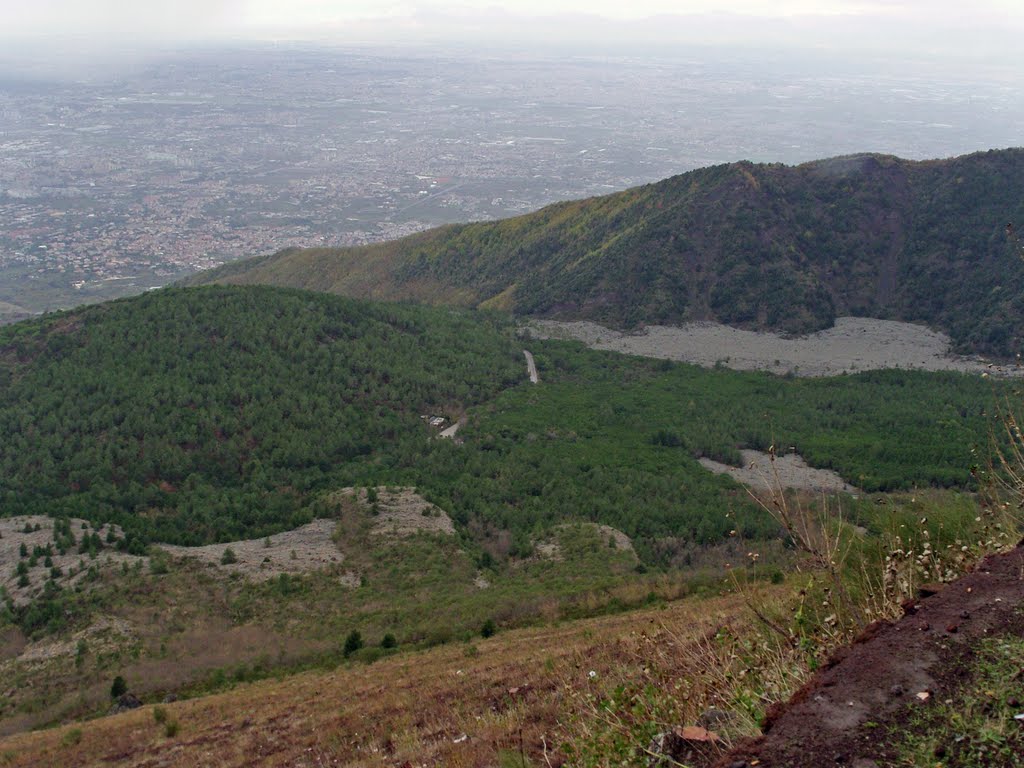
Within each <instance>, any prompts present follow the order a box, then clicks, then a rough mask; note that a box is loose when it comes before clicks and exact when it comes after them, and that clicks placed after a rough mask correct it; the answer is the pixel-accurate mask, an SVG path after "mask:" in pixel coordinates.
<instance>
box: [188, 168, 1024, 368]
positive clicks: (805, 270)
mask: <svg viewBox="0 0 1024 768" xmlns="http://www.w3.org/2000/svg"><path fill="white" fill-rule="evenodd" d="M1015 219H1016V220H1021V219H1024V150H1019V149H1010V150H1002V151H990V152H986V153H979V154H974V155H967V156H964V157H959V158H954V159H952V160H935V161H928V162H911V161H906V160H900V159H898V158H894V157H888V156H879V155H858V156H851V157H840V158H834V159H831V160H822V161H818V162H812V163H807V164H804V165H800V166H795V167H788V166H784V165H777V164H776V165H756V164H753V163H747V162H743V163H734V164H731V165H722V166H716V167H712V168H705V169H702V170H698V171H693V172H691V173H686V174H683V175H681V176H675V177H673V178H670V179H666V180H665V181H662V182H659V183H657V184H651V185H648V186H644V187H638V188H636V189H631V190H627V191H625V192H621V193H617V194H613V195H608V196H607V197H600V198H593V199H589V200H580V201H575V202H569V203H560V204H557V205H552V206H549V207H547V208H544V209H543V210H540V211H538V212H536V213H533V214H529V215H526V216H521V217H518V218H514V219H508V220H505V221H498V222H490V223H479V224H468V225H463V226H447V227H441V228H439V229H435V230H431V231H428V232H424V233H421V234H417V235H414V236H411V237H408V238H404V239H402V240H398V241H394V242H389V243H383V244H380V245H374V246H367V247H361V248H351V249H313V250H295V249H291V250H285V251H282V252H280V253H277V254H274V255H272V256H263V257H259V258H255V259H250V260H246V261H242V262H237V263H234V264H229V265H226V266H224V267H222V268H220V269H218V270H214V271H212V272H208V273H203V274H200V275H197V276H194V277H192V278H190V281H191V282H194V283H206V282H226V283H267V284H273V285H289V286H295V287H302V288H309V289H313V290H320V291H330V292H334V293H341V294H346V295H354V296H371V297H374V298H385V299H405V298H410V299H416V300H419V301H423V302H428V303H443V304H453V305H461V306H489V307H496V308H500V309H507V310H512V311H514V312H516V313H520V314H529V315H543V316H551V317H561V318H586V319H592V320H596V321H599V322H604V323H607V324H612V325H616V326H632V325H635V324H639V323H659V322H660V323H674V322H679V321H684V320H692V319H714V320H719V321H721V322H724V323H728V324H732V325H740V326H744V327H750V328H772V329H778V330H782V331H787V332H794V333H797V332H807V331H813V330H818V329H821V328H825V327H828V326H829V325H830V324H831V323H832V321H833V319H834V318H835V317H836V316H838V315H845V314H853V315H866V316H871V317H882V318H891V319H900V320H907V321H915V322H923V323H927V324H929V325H932V326H935V327H938V328H941V329H943V330H945V331H946V332H948V333H949V334H950V335H951V336H952V337H953V340H954V342H955V343H956V345H957V347H958V348H959V349H960V350H962V351H968V350H970V351H975V352H983V353H988V354H996V355H1012V354H1014V353H1015V352H1016V351H1018V349H1019V348H1020V345H1021V343H1022V342H1024V295H1022V293H1021V286H1024V264H1021V263H1017V262H1016V261H1014V260H1011V259H1009V258H1007V256H1008V251H1009V246H1008V245H1007V242H1006V236H1005V232H1004V228H1005V226H1006V223H1007V222H1008V221H1013V220H1015Z"/></svg>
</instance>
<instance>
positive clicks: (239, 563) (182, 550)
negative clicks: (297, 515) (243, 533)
mask: <svg viewBox="0 0 1024 768" xmlns="http://www.w3.org/2000/svg"><path fill="white" fill-rule="evenodd" d="M336 526H337V521H335V520H327V519H321V520H314V521H313V522H312V523H309V524H308V525H304V526H302V527H301V528H296V529H295V530H292V531H286V532H284V533H276V534H274V535H273V536H267V537H266V538H263V539H243V540H241V541H231V542H228V543H226V544H208V545H206V546H202V547H181V546H176V545H171V544H161V545H160V548H161V549H163V550H165V551H166V552H167V553H168V554H170V555H172V556H174V557H187V558H194V559H195V560H198V561H199V562H201V563H206V564H208V565H214V566H216V567H217V568H220V569H222V570H223V571H224V572H225V573H239V574H241V575H243V576H245V577H246V578H247V579H251V580H252V581H266V580H267V579H271V578H274V577H275V576H278V575H280V574H282V573H288V574H296V573H307V572H309V571H317V570H320V569H323V568H328V567H331V566H336V565H341V563H342V562H343V561H344V559H345V556H344V555H343V554H342V552H341V551H340V550H339V549H338V545H337V544H335V542H334V540H333V539H332V538H331V536H332V534H333V533H334V529H335V528H336ZM228 550H230V551H231V555H226V553H227V551H228ZM232 559H233V560H234V562H229V561H230V560H232ZM346 577H347V578H349V579H350V580H351V579H355V583H358V579H357V578H355V577H353V576H351V575H348V574H347V575H346Z"/></svg>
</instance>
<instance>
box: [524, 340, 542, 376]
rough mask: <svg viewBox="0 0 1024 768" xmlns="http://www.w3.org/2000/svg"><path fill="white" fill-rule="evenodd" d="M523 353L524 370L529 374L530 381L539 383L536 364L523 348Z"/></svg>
mask: <svg viewBox="0 0 1024 768" xmlns="http://www.w3.org/2000/svg"><path fill="white" fill-rule="evenodd" d="M523 355H524V356H525V357H526V371H527V373H529V374H530V383H531V384H538V383H540V376H539V375H537V364H536V363H535V362H534V361H533V355H532V354H531V353H530V352H528V351H526V350H525V349H524V350H523Z"/></svg>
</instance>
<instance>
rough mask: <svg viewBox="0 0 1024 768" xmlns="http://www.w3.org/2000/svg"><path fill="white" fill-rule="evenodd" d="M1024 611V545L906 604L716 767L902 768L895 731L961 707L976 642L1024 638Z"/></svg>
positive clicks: (773, 713) (1013, 724) (840, 654)
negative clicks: (947, 706)
mask: <svg viewBox="0 0 1024 768" xmlns="http://www.w3.org/2000/svg"><path fill="white" fill-rule="evenodd" d="M1022 606H1024V546H1019V547H1018V548H1017V549H1015V550H1014V551H1012V552H1009V553H1006V554H1002V555H993V556H990V557H988V558H986V559H985V560H983V561H982V562H981V564H980V565H979V566H978V567H977V568H976V569H975V570H974V571H973V572H972V573H970V574H968V575H966V576H964V577H963V578H961V579H960V580H958V581H956V582H954V583H952V584H949V585H947V586H945V587H944V588H942V589H941V590H940V591H938V593H937V594H931V595H930V596H928V597H925V598H923V599H921V600H918V601H914V602H913V603H911V604H908V605H907V606H906V612H907V613H906V615H905V616H904V617H903V618H902V619H900V620H899V621H898V622H896V623H894V624H888V623H878V624H875V625H872V626H871V627H869V628H868V629H867V630H866V631H865V632H864V633H863V634H862V635H861V637H860V638H859V639H858V640H857V641H855V642H854V644H853V645H851V646H849V647H847V648H843V649H840V650H839V651H838V652H837V653H836V654H835V655H834V656H833V658H832V659H831V660H830V661H829V663H828V664H827V665H826V667H825V668H824V669H823V670H822V671H820V672H819V673H817V674H816V675H815V676H814V677H812V678H811V680H810V681H808V682H807V684H806V685H804V687H803V688H801V689H800V690H799V691H797V693H796V694H794V696H793V697H792V699H791V700H790V701H789V703H788V704H786V705H784V706H782V707H779V708H777V709H776V710H775V711H769V714H768V719H767V722H766V724H765V735H764V736H762V737H760V738H759V739H757V740H755V741H753V742H751V743H748V744H745V745H741V746H739V747H738V748H737V749H735V750H733V751H732V752H731V753H730V754H729V755H727V756H726V757H725V758H723V759H722V760H720V761H719V762H718V763H716V767H717V768H749V767H750V766H755V765H756V766H758V768H776V767H777V768H782V767H783V766H785V767H786V768H817V767H819V766H826V765H846V766H856V767H857V768H879V766H890V765H898V764H899V765H902V764H904V763H902V762H900V756H899V755H898V754H897V751H898V749H899V745H898V744H897V743H895V742H896V740H894V739H893V736H892V734H893V733H901V732H907V731H912V730H913V728H914V722H915V719H916V718H917V717H918V716H919V715H920V714H921V713H922V712H923V711H924V710H925V709H926V708H928V707H934V706H937V705H939V704H940V703H942V702H952V701H955V700H956V697H957V696H958V692H959V689H960V687H961V686H962V685H964V684H965V683H966V684H969V683H970V679H969V675H970V660H971V658H972V657H973V649H974V648H975V647H976V646H977V644H978V643H979V642H980V641H982V640H985V639H986V638H998V637H1000V636H1011V637H1012V636H1018V637H1019V636H1020V634H1021V632H1022V631H1024V615H1022V613H1021V608H1022ZM1022 690H1024V689H1022ZM1010 726H1011V727H1024V726H1021V725H1020V724H1019V723H1016V722H1011V723H1010ZM936 763H941V760H939V759H936Z"/></svg>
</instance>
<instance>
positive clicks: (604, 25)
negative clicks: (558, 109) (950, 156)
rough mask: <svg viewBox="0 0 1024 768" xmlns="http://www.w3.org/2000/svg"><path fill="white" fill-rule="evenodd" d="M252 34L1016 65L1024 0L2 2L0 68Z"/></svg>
mask: <svg viewBox="0 0 1024 768" xmlns="http://www.w3.org/2000/svg"><path fill="white" fill-rule="evenodd" d="M965 9H969V10H968V11H965ZM258 39H271V40H311V41H317V42H330V43H342V44H344V43H364V42H371V43H373V42H378V43H379V42H388V43H410V42H411V43H417V42H422V43H439V42H442V43H447V42H453V41H454V42H461V43H468V44H472V43H478V44H482V45H484V46H488V45H497V44H503V45H505V46H516V45H519V44H527V45H528V44H533V43H540V44H544V45H548V46H551V45H558V44H572V45H579V44H590V45H593V44H595V43H596V44H601V45H614V44H622V45H634V46H636V45H637V44H640V45H644V44H648V43H649V44H651V45H654V44H659V43H660V44H675V43H702V44H716V43H720V44H728V45H737V44H747V43H749V44H753V45H756V46H758V47H774V48H777V49H779V50H786V49H794V48H813V49H817V50H826V51H829V50H836V51H840V52H843V51H846V52H849V51H871V52H880V53H883V54H885V53H899V54H901V55H902V54H904V53H910V54H911V55H915V54H924V55H926V56H929V57H933V58H934V59H935V61H936V62H938V61H940V60H948V59H950V58H956V57H973V58H974V59H975V60H978V61H984V60H986V59H989V58H991V59H993V60H995V59H1000V60H1002V61H1003V62H1006V61H1009V62H1011V64H1014V63H1016V62H1017V61H1018V60H1019V61H1021V62H1022V63H1024V53H1022V52H1021V51H1022V50H1024V46H1021V44H1020V41H1021V40H1022V39H1024V0H972V2H970V3H966V2H965V0H728V2H721V1H719V2H716V1H715V0H454V1H453V0H174V1H173V2H168V1H167V0H162V1H161V0H0V40H3V41H4V45H3V46H0V62H2V61H3V60H4V59H6V60H7V61H8V62H10V61H13V60H16V59H17V58H18V57H19V56H24V57H34V58H36V59H39V60H43V59H47V58H49V59H57V58H63V59H64V63H65V65H66V66H77V64H73V63H72V59H73V57H74V56H75V55H76V54H75V52H76V51H77V55H79V56H81V55H82V54H83V52H85V53H86V55H89V52H95V55H96V56H101V55H103V54H105V53H106V52H107V50H108V49H109V48H110V47H111V44H121V45H127V46H133V45H134V46H135V47H137V48H138V47H144V46H145V45H146V44H147V43H152V42H160V43H179V42H209V41H216V40H258ZM48 41H49V44H48ZM58 41H59V42H58Z"/></svg>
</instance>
